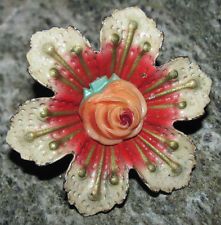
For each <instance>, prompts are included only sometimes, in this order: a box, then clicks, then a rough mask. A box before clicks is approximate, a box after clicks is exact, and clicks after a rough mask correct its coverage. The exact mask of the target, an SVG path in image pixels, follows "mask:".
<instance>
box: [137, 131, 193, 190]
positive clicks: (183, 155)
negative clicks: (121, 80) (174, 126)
mask: <svg viewBox="0 0 221 225" xmlns="http://www.w3.org/2000/svg"><path fill="white" fill-rule="evenodd" d="M175 136H176V141H177V142H178V143H179V148H178V149H177V150H176V151H174V152H173V153H171V154H168V155H169V157H170V159H172V160H173V161H175V162H177V163H178V164H179V165H180V166H181V168H182V172H181V173H180V174H174V173H173V172H172V170H171V168H170V167H169V166H168V165H167V164H166V163H165V162H164V161H162V160H160V159H159V162H158V165H157V167H156V171H154V172H150V171H149V170H148V169H147V168H145V167H144V168H142V169H137V172H138V173H139V175H140V176H141V178H142V179H143V180H144V182H145V184H146V185H147V186H148V187H149V188H150V189H151V190H153V191H160V190H162V191H165V192H171V191H173V190H174V189H180V188H182V187H184V186H186V185H188V183H189V180H190V175H191V172H192V169H193V167H194V165H195V158H194V150H195V146H194V145H193V144H192V143H191V142H190V140H189V139H188V138H187V137H186V136H185V135H184V134H182V133H180V132H178V131H176V135H175Z"/></svg>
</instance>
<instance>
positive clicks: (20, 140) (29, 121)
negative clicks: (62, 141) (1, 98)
mask: <svg viewBox="0 0 221 225" xmlns="http://www.w3.org/2000/svg"><path fill="white" fill-rule="evenodd" d="M48 101H49V98H40V99H33V100H31V101H27V102H26V103H25V104H24V105H22V106H21V107H20V108H19V111H18V113H17V114H16V115H15V116H14V117H13V118H12V121H11V127H10V130H9V131H8V134H7V138H6V141H7V142H8V143H9V144H10V145H11V147H12V148H13V149H15V150H16V151H17V152H19V153H20V154H21V157H22V158H23V159H26V160H32V161H35V163H36V164H39V165H45V164H47V163H52V162H54V161H57V160H58V159H60V158H62V157H63V156H65V155H67V154H70V153H71V150H70V149H68V148H67V147H62V148H58V149H57V150H53V151H52V150H50V148H49V143H50V142H51V141H53V139H52V137H51V135H49V134H47V135H44V136H41V137H38V138H35V139H34V140H32V141H28V140H27V137H26V135H27V133H28V132H30V131H36V130H40V129H45V128H47V127H48V124H47V123H45V122H44V121H43V120H42V119H41V118H40V116H39V115H40V111H41V110H42V108H45V107H46V106H47V103H48Z"/></svg>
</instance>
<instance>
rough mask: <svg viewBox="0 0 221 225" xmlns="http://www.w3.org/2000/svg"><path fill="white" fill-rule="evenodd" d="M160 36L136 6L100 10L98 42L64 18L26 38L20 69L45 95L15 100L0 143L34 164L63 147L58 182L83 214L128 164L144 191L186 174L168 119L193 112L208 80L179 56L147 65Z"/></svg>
mask: <svg viewBox="0 0 221 225" xmlns="http://www.w3.org/2000/svg"><path fill="white" fill-rule="evenodd" d="M162 40H163V35H162V33H161V32H160V31H159V30H158V29H157V28H156V24H155V22H154V21H153V20H152V19H149V18H147V17H146V15H145V14H144V12H143V11H141V10H140V9H139V8H136V7H131V8H126V9H124V10H119V11H114V13H113V14H112V16H111V17H109V18H107V19H105V21H104V22H103V27H102V29H101V33H100V41H101V49H100V51H93V50H92V49H91V46H90V44H89V43H88V41H87V40H85V38H84V37H83V36H82V35H81V34H80V33H79V32H78V31H77V30H76V29H74V28H72V27H68V28H67V29H63V28H52V29H50V30H47V31H42V32H37V33H36V34H34V35H33V36H32V38H31V50H30V51H29V52H28V54H27V59H28V62H29V64H30V67H29V71H30V73H31V75H32V76H33V77H34V78H35V79H36V80H37V81H38V82H40V83H41V84H42V85H44V86H46V87H48V88H50V89H52V90H53V91H54V93H55V95H54V97H52V98H38V99H33V100H31V101H27V102H26V103H25V104H24V105H22V106H21V107H20V108H19V111H18V113H17V114H16V115H15V116H14V117H13V118H12V123H11V128H10V130H9V132H8V135H7V142H8V143H9V144H10V145H11V146H12V148H14V149H15V150H16V151H18V152H19V153H20V154H21V157H22V158H23V159H26V160H33V161H34V162H35V163H36V164H38V165H45V164H47V163H53V162H54V161H57V160H59V159H60V158H62V157H64V156H65V155H67V154H73V155H74V158H73V161H72V163H71V165H70V167H69V169H68V171H67V174H66V181H65V184H64V187H65V190H66V191H67V193H68V199H69V202H70V203H71V204H74V205H75V206H76V207H77V209H78V210H79V212H80V213H82V214H84V215H93V214H95V213H97V212H100V211H107V210H110V209H111V208H112V207H113V206H114V205H115V204H120V203H121V202H122V201H123V199H125V197H126V194H127V190H128V172H129V170H130V169H135V170H136V171H137V173H138V174H139V176H140V177H141V178H142V179H143V181H144V182H145V184H146V185H147V186H148V187H149V188H150V189H151V190H153V191H160V190H162V191H164V192H171V191H172V190H174V189H179V188H181V187H183V186H185V185H187V184H188V182H189V179H190V174H191V171H192V168H193V166H194V164H195V159H194V149H195V147H194V145H193V144H192V143H191V141H190V140H189V139H188V138H187V137H186V136H185V135H184V134H182V133H181V132H179V131H177V130H175V129H174V128H173V123H174V121H177V120H190V119H193V118H195V117H198V116H200V115H202V114H203V112H204V107H205V106H206V105H207V104H208V102H209V97H208V95H209V92H210V88H211V80H210V79H209V78H208V77H207V76H206V75H205V74H204V73H203V72H202V71H201V70H200V69H199V67H198V66H197V65H195V64H194V63H190V62H189V60H188V59H187V58H183V57H180V58H177V59H174V60H172V61H170V62H168V63H166V64H164V65H162V66H160V67H156V66H155V65H154V63H155V59H156V57H157V55H158V52H159V49H160V47H161V44H162Z"/></svg>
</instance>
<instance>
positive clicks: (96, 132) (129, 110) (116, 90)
mask: <svg viewBox="0 0 221 225" xmlns="http://www.w3.org/2000/svg"><path fill="white" fill-rule="evenodd" d="M146 112H147V106H146V101H145V99H144V97H143V95H142V94H141V93H140V91H139V90H138V89H137V88H136V86H134V85H133V84H132V83H130V82H128V81H126V80H123V79H120V78H119V77H118V76H117V75H116V74H113V75H112V76H111V77H110V78H109V79H108V78H107V77H106V76H103V77H100V78H99V79H97V80H95V81H93V82H92V83H91V84H90V88H89V89H86V88H85V89H84V98H83V100H82V102H81V105H80V109H79V113H80V116H81V118H82V120H83V124H84V127H85V130H86V132H87V133H88V135H89V136H90V137H91V138H93V139H94V140H96V141H98V142H100V143H101V144H104V145H114V144H118V143H120V142H122V141H123V140H125V139H129V138H132V137H134V136H136V135H137V134H138V133H139V132H140V131H141V129H142V126H143V119H144V117H145V115H146Z"/></svg>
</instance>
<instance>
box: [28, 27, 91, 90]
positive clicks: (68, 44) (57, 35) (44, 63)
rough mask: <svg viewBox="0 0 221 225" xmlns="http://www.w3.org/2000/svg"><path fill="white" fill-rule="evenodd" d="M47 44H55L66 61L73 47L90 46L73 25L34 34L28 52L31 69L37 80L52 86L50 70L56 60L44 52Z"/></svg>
mask: <svg viewBox="0 0 221 225" xmlns="http://www.w3.org/2000/svg"><path fill="white" fill-rule="evenodd" d="M45 44H51V45H53V46H54V47H55V49H56V51H57V52H58V53H59V54H60V55H61V56H62V57H63V58H64V59H65V60H66V61H67V60H69V57H70V52H71V49H72V48H73V47H74V46H81V47H82V48H84V47H85V46H90V45H89V43H88V41H87V40H85V39H84V38H83V36H82V35H81V34H80V32H79V31H77V30H76V29H74V28H72V27H68V28H67V29H64V28H57V27H54V28H52V29H50V30H45V31H39V32H37V33H35V34H34V35H32V38H31V49H30V51H29V52H28V53H27V59H28V62H29V64H30V67H29V71H30V73H31V75H32V76H33V77H34V78H35V79H36V80H37V81H39V82H40V83H41V84H43V85H45V86H48V87H50V88H51V86H52V85H51V83H50V82H49V79H50V75H49V70H50V69H51V68H53V67H55V64H56V61H55V60H54V59H53V58H52V57H51V56H49V55H47V54H46V53H45V52H44V50H43V46H44V45H45Z"/></svg>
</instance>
